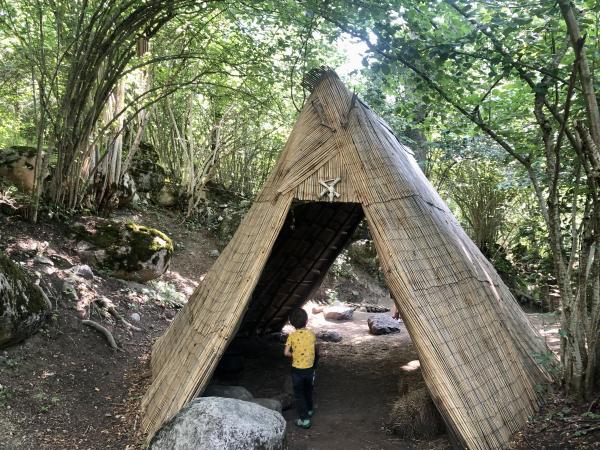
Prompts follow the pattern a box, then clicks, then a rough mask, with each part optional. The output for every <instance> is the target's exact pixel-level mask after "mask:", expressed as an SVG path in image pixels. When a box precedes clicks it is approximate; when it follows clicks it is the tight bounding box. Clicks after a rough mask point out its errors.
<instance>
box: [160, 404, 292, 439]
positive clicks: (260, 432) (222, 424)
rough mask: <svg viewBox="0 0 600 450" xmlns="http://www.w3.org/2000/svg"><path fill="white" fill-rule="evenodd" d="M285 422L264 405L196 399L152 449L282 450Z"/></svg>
mask: <svg viewBox="0 0 600 450" xmlns="http://www.w3.org/2000/svg"><path fill="white" fill-rule="evenodd" d="M285 429H286V423H285V419H284V418H283V416H282V415H281V414H279V413H278V412H276V411H273V410H271V409H267V408H265V407H263V406H260V405H257V404H254V403H250V402H246V401H240V400H235V399H231V398H217V397H201V398H197V399H195V400H193V401H192V402H191V403H190V404H189V405H188V406H186V407H184V408H183V409H182V410H181V411H180V412H179V413H178V414H177V415H176V416H175V417H174V418H173V419H171V420H170V421H169V422H168V423H167V424H166V425H165V426H164V427H163V428H162V429H161V430H160V431H159V432H158V433H157V434H156V436H155V437H154V438H153V439H152V442H151V443H150V447H149V448H150V450H196V449H207V450H209V449H215V450H216V449H219V450H248V449H262V450H282V449H284V448H285Z"/></svg>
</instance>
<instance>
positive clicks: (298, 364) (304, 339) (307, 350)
mask: <svg viewBox="0 0 600 450" xmlns="http://www.w3.org/2000/svg"><path fill="white" fill-rule="evenodd" d="M316 342H317V337H316V336H315V333H313V332H312V331H310V330H307V329H306V328H301V329H299V330H296V331H294V332H293V333H291V334H290V335H289V336H288V338H287V341H286V342H285V345H289V346H290V348H291V350H292V367H295V368H296V369H309V368H311V367H312V366H313V365H314V363H315V343H316Z"/></svg>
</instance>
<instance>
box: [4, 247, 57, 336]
mask: <svg viewBox="0 0 600 450" xmlns="http://www.w3.org/2000/svg"><path fill="white" fill-rule="evenodd" d="M51 309H52V304H51V303H50V301H49V300H48V298H47V297H46V294H44V292H43V291H42V290H41V288H40V287H39V286H37V285H36V284H35V283H34V282H33V280H32V277H30V276H29V275H28V274H27V273H26V272H25V271H24V270H23V269H22V268H21V267H19V266H18V265H17V264H15V263H14V262H13V261H12V260H11V259H10V258H8V256H6V255H5V254H4V253H2V252H0V348H4V347H8V346H9V345H13V344H16V343H18V342H20V341H22V340H23V339H25V338H27V337H29V336H31V335H32V334H33V333H35V332H36V331H37V330H38V329H39V328H40V326H42V324H43V323H44V322H45V321H46V319H47V318H48V315H49V312H50V310H51Z"/></svg>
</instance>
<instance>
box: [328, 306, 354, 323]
mask: <svg viewBox="0 0 600 450" xmlns="http://www.w3.org/2000/svg"><path fill="white" fill-rule="evenodd" d="M353 315H354V308H352V307H350V306H343V305H336V306H329V307H327V308H325V310H324V311H323V316H325V318H326V319H327V320H352V317H353Z"/></svg>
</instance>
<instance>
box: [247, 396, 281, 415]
mask: <svg viewBox="0 0 600 450" xmlns="http://www.w3.org/2000/svg"><path fill="white" fill-rule="evenodd" d="M250 402H251V403H256V404H257V405H260V406H264V407H265V408H268V409H272V410H273V411H277V412H278V413H281V411H282V408H281V402H280V401H279V400H277V399H274V398H255V399H252V400H250Z"/></svg>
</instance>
